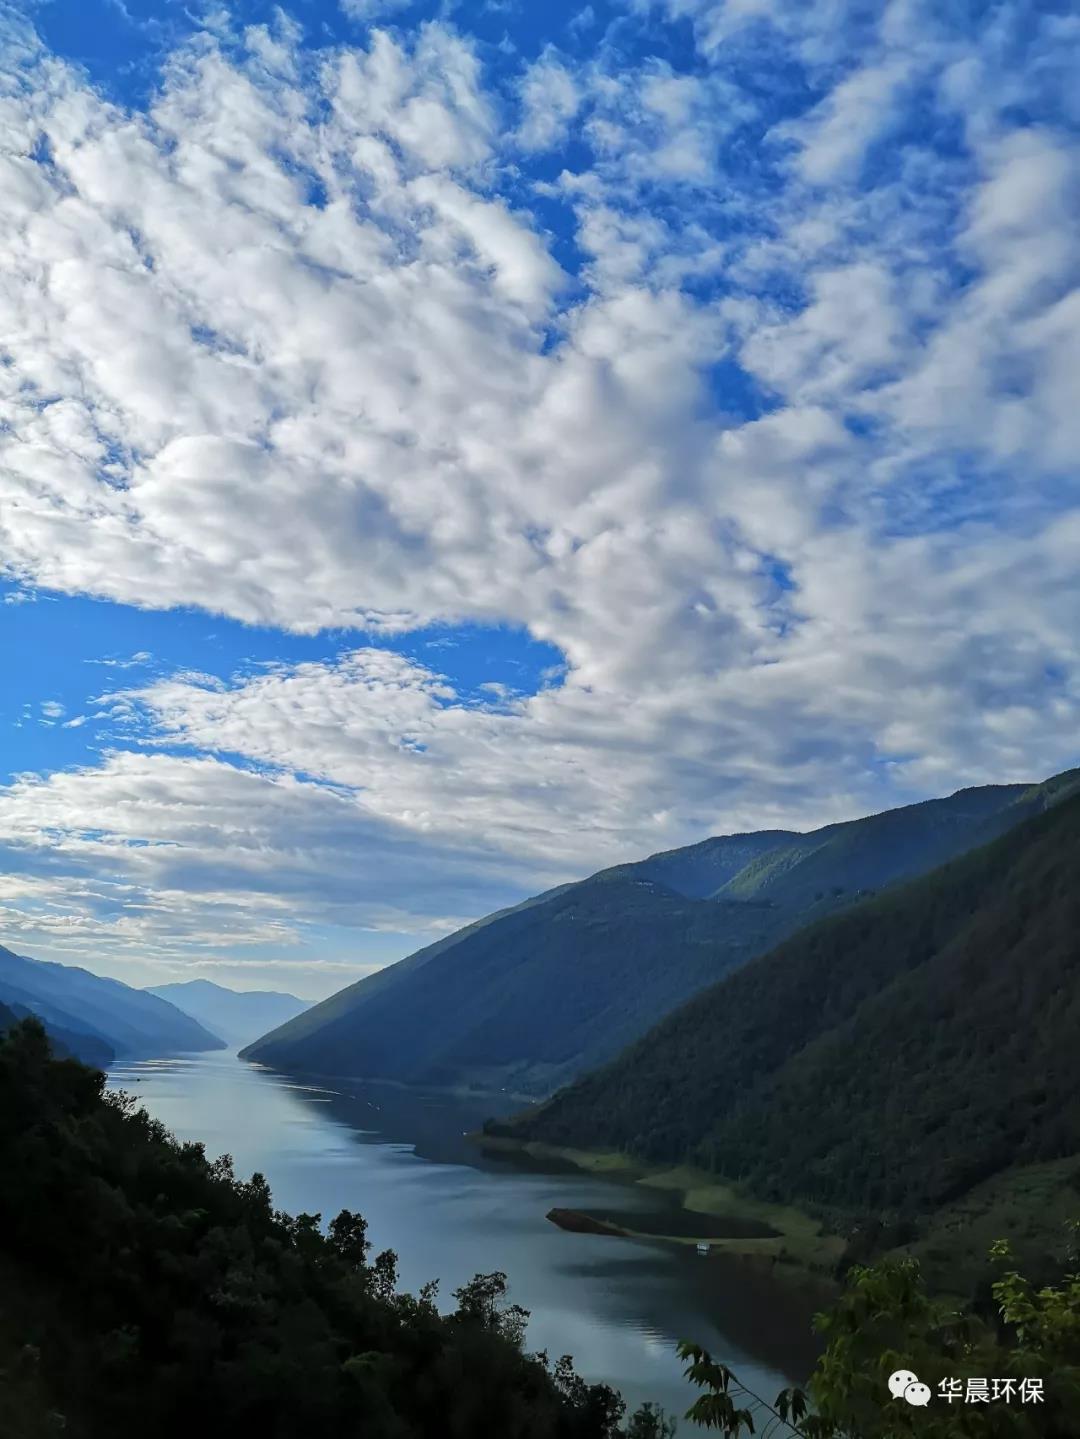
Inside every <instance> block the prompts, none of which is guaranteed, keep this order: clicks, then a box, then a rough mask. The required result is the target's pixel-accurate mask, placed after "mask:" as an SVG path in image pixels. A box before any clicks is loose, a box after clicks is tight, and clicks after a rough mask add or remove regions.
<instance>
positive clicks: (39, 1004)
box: [0, 945, 225, 1064]
mask: <svg viewBox="0 0 1080 1439" xmlns="http://www.w3.org/2000/svg"><path fill="white" fill-rule="evenodd" d="M0 1003H3V1004H6V1005H7V1006H8V1007H9V1008H10V1009H12V1010H14V1011H15V1012H16V1013H20V1012H29V1013H31V1014H36V1015H37V1016H38V1017H39V1018H40V1019H41V1020H42V1022H43V1023H44V1025H45V1028H46V1029H47V1030H49V1032H50V1033H53V1034H56V1035H57V1036H58V1037H59V1036H62V1035H66V1036H67V1037H66V1039H65V1040H64V1042H65V1043H66V1044H67V1045H68V1047H69V1048H70V1049H71V1050H72V1052H73V1053H79V1049H82V1051H83V1054H84V1055H86V1056H87V1057H88V1058H89V1057H91V1056H92V1057H93V1062H94V1063H97V1064H103V1063H107V1062H108V1060H107V1059H106V1058H103V1057H102V1051H100V1050H96V1052H95V1044H90V1046H89V1048H87V1043H86V1042H87V1041H88V1040H89V1041H95V1042H96V1045H104V1046H105V1047H106V1048H107V1049H108V1050H110V1051H111V1052H112V1053H111V1054H110V1056H109V1058H112V1057H114V1056H115V1057H119V1056H124V1057H126V1058H152V1057H154V1056H156V1055H162V1054H182V1053H188V1052H195V1051H199V1050H206V1049H224V1048H225V1045H224V1044H223V1042H222V1041H221V1040H220V1039H218V1038H217V1036H216V1035H213V1034H210V1033H208V1032H207V1030H205V1029H204V1028H203V1027H202V1025H201V1024H198V1023H197V1022H196V1021H195V1020H193V1019H192V1018H190V1016H188V1015H186V1014H182V1013H181V1012H180V1010H178V1009H177V1008H176V1007H175V1006H174V1005H171V1004H169V1003H168V1002H167V1001H166V1000H164V999H159V998H158V997H157V995H154V994H147V993H145V992H144V991H143V990H141V989H132V988H131V986H130V985H127V984H121V982H120V981H119V980H117V979H104V978H102V976H100V975H97V974H91V973H90V971H89V970H86V969H78V968H76V967H75V966H74V965H68V964H52V963H49V962H47V961H45V960H40V959H28V958H26V957H25V956H23V955H18V954H13V953H12V951H11V950H10V949H5V948H4V947H3V946H2V945H0ZM76 1045H78V1048H76ZM80 1057H82V1056H80Z"/></svg>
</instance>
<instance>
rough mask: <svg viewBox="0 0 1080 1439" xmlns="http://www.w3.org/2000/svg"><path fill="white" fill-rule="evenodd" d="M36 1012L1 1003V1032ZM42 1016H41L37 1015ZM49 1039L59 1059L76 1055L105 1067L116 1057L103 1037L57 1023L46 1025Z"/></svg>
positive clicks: (19, 1005)
mask: <svg viewBox="0 0 1080 1439" xmlns="http://www.w3.org/2000/svg"><path fill="white" fill-rule="evenodd" d="M33 1013H34V1011H33V1010H31V1009H27V1008H26V1007H25V1005H21V1004H14V1005H10V1006H9V1005H6V1004H0V1034H3V1033H4V1032H5V1031H6V1030H8V1029H10V1028H11V1026H12V1025H13V1024H18V1022H19V1020H20V1019H27V1018H29V1017H30V1016H31V1015H32V1014H33ZM36 1017H37V1018H40V1016H36ZM45 1028H46V1032H47V1033H48V1036H49V1040H50V1042H51V1044H52V1051H53V1054H54V1055H55V1056H56V1058H57V1059H67V1058H68V1057H74V1058H75V1059H81V1060H82V1062H83V1063H84V1064H92V1065H95V1066H96V1067H97V1068H99V1069H104V1067H105V1065H107V1064H111V1063H112V1061H113V1060H114V1059H115V1058H116V1053H115V1051H114V1050H113V1048H112V1046H111V1045H109V1044H106V1043H105V1041H104V1040H103V1039H98V1038H97V1036H96V1035H93V1034H76V1033H75V1032H74V1031H73V1030H70V1029H60V1028H58V1027H57V1026H56V1025H55V1024H49V1025H46V1026H45Z"/></svg>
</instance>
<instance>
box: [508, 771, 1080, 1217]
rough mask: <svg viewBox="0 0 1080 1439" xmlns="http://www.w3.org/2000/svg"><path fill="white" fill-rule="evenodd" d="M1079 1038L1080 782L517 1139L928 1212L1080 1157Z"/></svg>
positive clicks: (798, 947) (687, 1012) (796, 948)
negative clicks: (1074, 790)
mask: <svg viewBox="0 0 1080 1439" xmlns="http://www.w3.org/2000/svg"><path fill="white" fill-rule="evenodd" d="M1078 1033H1080V797H1077V796H1074V797H1072V798H1068V799H1065V800H1063V801H1062V802H1061V803H1060V804H1059V805H1058V806H1056V807H1055V808H1053V809H1051V810H1049V811H1048V812H1047V813H1045V814H1044V815H1041V816H1039V817H1037V818H1035V819H1033V820H1030V821H1028V822H1026V823H1025V824H1024V825H1022V826H1020V827H1019V828H1017V829H1014V830H1012V831H1010V832H1009V833H1008V834H1007V835H1005V836H1004V837H1002V838H1001V839H998V840H996V841H995V842H994V843H992V844H990V845H988V846H986V847H984V848H982V849H980V850H978V851H976V852H974V853H972V854H970V855H967V856H965V857H964V858H962V859H959V860H955V861H953V862H952V863H951V864H948V865H946V866H944V867H943V868H941V869H939V870H937V871H935V872H934V873H933V874H932V875H929V876H927V877H925V878H923V879H921V880H918V881H916V882H914V883H912V884H910V885H908V886H905V887H904V888H902V889H900V890H896V891H893V892H891V893H889V894H888V895H885V896H881V897H879V898H877V899H874V900H872V901H867V902H864V903H862V904H860V905H858V906H856V907H854V908H852V909H850V910H848V911H846V912H845V913H843V914H841V915H839V916H836V917H833V918H831V919H828V920H825V921H823V922H821V923H819V924H816V925H813V926H811V927H810V928H808V929H806V930H804V931H802V932H800V933H799V934H797V935H796V936H795V937H794V938H792V939H789V940H788V941H787V942H786V943H784V944H782V945H781V946H780V947H779V948H778V949H776V950H775V951H774V952H773V953H771V954H769V955H767V956H764V957H762V958H760V959H758V960H755V961H754V962H753V963H751V964H749V965H747V966H745V967H744V968H743V969H741V970H740V971H739V972H737V973H736V974H733V975H731V976H730V977H729V978H727V979H726V980H724V981H723V982H722V983H720V984H718V985H716V986H714V987H713V988H711V989H710V990H708V991H707V992H706V993H705V994H703V995H700V996H698V997H697V998H696V999H694V1000H692V1001H691V1002H690V1003H688V1004H687V1005H685V1006H684V1007H683V1008H681V1009H680V1010H679V1011H677V1012H676V1013H675V1014H673V1015H671V1016H669V1017H668V1018H667V1019H666V1020H664V1021H663V1022H662V1023H661V1024H660V1025H658V1026H657V1027H656V1028H655V1029H654V1030H653V1031H652V1032H651V1033H650V1034H649V1035H647V1036H646V1037H645V1038H644V1039H642V1040H641V1041H639V1042H638V1043H637V1044H635V1045H634V1046H633V1047H632V1048H630V1049H629V1050H628V1051H627V1052H626V1053H625V1054H623V1055H622V1056H620V1057H619V1058H618V1059H617V1060H616V1061H615V1062H614V1063H613V1064H611V1065H609V1066H608V1067H607V1068H606V1069H604V1070H601V1071H599V1072H597V1073H594V1074H592V1075H589V1076H588V1077H586V1078H585V1079H584V1080H582V1081H580V1082H579V1083H577V1084H576V1085H574V1086H572V1087H570V1088H568V1089H566V1090H564V1091H562V1092H561V1093H560V1094H558V1095H556V1096H555V1097H554V1098H553V1099H551V1100H550V1101H548V1103H547V1104H545V1105H544V1106H542V1107H540V1108H539V1109H537V1110H534V1111H531V1112H530V1113H528V1114H526V1115H524V1116H522V1117H521V1119H520V1120H518V1121H516V1122H515V1123H513V1124H511V1125H510V1126H509V1132H510V1133H512V1134H514V1135H517V1136H519V1137H522V1138H528V1139H534V1140H544V1141H547V1142H550V1143H555V1144H560V1145H576V1146H582V1147H598V1148H616V1149H623V1150H628V1151H630V1152H632V1153H635V1154H638V1155H641V1156H643V1157H645V1158H648V1159H653V1160H659V1161H664V1162H680V1161H691V1162H693V1163H695V1164H698V1165H701V1166H703V1167H705V1168H708V1169H710V1170H712V1171H714V1172H716V1173H719V1174H722V1175H724V1176H726V1177H728V1178H730V1179H733V1180H736V1181H741V1182H743V1183H745V1184H746V1185H747V1186H748V1187H749V1188H750V1189H751V1190H752V1191H753V1192H755V1193H758V1194H760V1195H762V1196H764V1197H770V1198H784V1199H790V1198H800V1199H804V1200H805V1199H809V1200H812V1201H819V1202H822V1203H826V1204H837V1205H844V1206H851V1207H854V1208H857V1209H861V1210H868V1211H881V1210H889V1209H891V1210H900V1211H905V1210H906V1211H909V1212H911V1213H913V1214H918V1213H920V1212H926V1211H929V1210H933V1209H936V1208H937V1207H938V1206H941V1205H945V1204H948V1203H949V1202H951V1201H954V1200H956V1199H957V1198H958V1196H960V1195H962V1194H964V1193H966V1192H967V1191H968V1190H970V1189H971V1188H972V1186H975V1185H977V1184H978V1183H980V1182H981V1181H985V1180H987V1179H988V1178H989V1177H991V1176H994V1175H998V1174H1001V1173H1002V1172H1003V1171H1005V1170H1007V1169H1009V1168H1010V1167H1013V1166H1022V1165H1035V1164H1039V1163H1043V1162H1046V1161H1053V1160H1061V1159H1063V1158H1064V1157H1065V1156H1070V1155H1073V1154H1076V1153H1077V1152H1078V1151H1080V1047H1078V1046H1077V1043H1076V1036H1077V1034H1078ZM493 1128H495V1129H500V1128H501V1132H504V1133H505V1132H507V1129H506V1127H505V1126H502V1127H499V1126H493Z"/></svg>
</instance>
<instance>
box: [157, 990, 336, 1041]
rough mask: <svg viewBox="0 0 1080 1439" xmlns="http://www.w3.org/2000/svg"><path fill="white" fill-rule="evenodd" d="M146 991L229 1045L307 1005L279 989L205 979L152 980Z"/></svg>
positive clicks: (292, 1014)
mask: <svg viewBox="0 0 1080 1439" xmlns="http://www.w3.org/2000/svg"><path fill="white" fill-rule="evenodd" d="M146 993H147V994H156V995H157V996H158V998H159V999H166V1000H168V1001H169V1003H170V1004H174V1005H175V1006H176V1008H177V1009H179V1010H182V1011H183V1012H184V1014H188V1015H190V1016H191V1018H192V1019H197V1020H198V1022H199V1023H200V1024H201V1025H203V1026H204V1028H206V1029H208V1030H209V1031H210V1032H211V1034H216V1035H219V1036H220V1037H221V1038H222V1039H223V1040H225V1042H226V1043H227V1044H230V1045H233V1044H246V1043H248V1041H250V1040H252V1039H256V1038H257V1037H258V1036H259V1035H260V1034H265V1033H266V1031H267V1030H268V1029H273V1028H275V1027H276V1026H277V1025H280V1024H284V1023H285V1022H286V1020H289V1019H292V1018H294V1016H296V1015H298V1014H302V1013H303V1011H304V1010H305V1009H307V1008H308V1007H309V1002H308V1001H307V1000H306V999H297V997H296V995H295V994H285V993H283V992H282V991H281V990H276V989H248V990H237V989H226V988H225V986H224V985H221V984H212V983H211V982H210V980H208V979H192V980H188V981H186V982H184V983H178V984H152V985H148V986H147V989H146Z"/></svg>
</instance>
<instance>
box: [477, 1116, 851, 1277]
mask: <svg viewBox="0 0 1080 1439" xmlns="http://www.w3.org/2000/svg"><path fill="white" fill-rule="evenodd" d="M468 1137H469V1139H470V1140H471V1141H472V1142H473V1143H474V1144H476V1145H477V1147H478V1148H480V1149H481V1150H485V1149H486V1150H490V1151H492V1152H494V1153H499V1154H505V1155H507V1156H508V1157H513V1156H514V1155H515V1154H517V1155H521V1156H528V1157H529V1158H530V1159H533V1160H538V1161H541V1162H543V1161H545V1160H547V1161H557V1162H559V1163H561V1164H567V1163H568V1164H571V1165H573V1166H574V1168H575V1169H577V1170H580V1171H581V1172H582V1173H584V1174H588V1175H590V1176H591V1177H593V1178H596V1179H610V1180H612V1181H613V1182H615V1183H621V1184H633V1185H635V1186H640V1187H641V1188H642V1189H655V1190H659V1191H661V1192H662V1193H664V1194H667V1195H669V1196H670V1195H678V1196H679V1198H678V1208H679V1210H680V1211H681V1215H680V1217H682V1216H694V1215H700V1216H701V1218H702V1220H703V1221H705V1222H703V1224H702V1226H701V1229H702V1232H701V1233H700V1234H693V1233H687V1232H683V1233H679V1234H671V1233H665V1232H658V1231H648V1232H646V1231H644V1230H637V1229H634V1228H632V1227H631V1225H629V1224H627V1223H625V1222H623V1220H622V1219H621V1218H617V1219H608V1218H607V1217H604V1218H603V1219H601V1220H599V1223H600V1224H602V1225H603V1226H604V1229H603V1230H602V1231H599V1232H606V1233H610V1234H612V1235H617V1236H619V1237H622V1238H626V1239H637V1240H644V1241H648V1242H654V1243H655V1242H660V1243H663V1244H671V1245H678V1246H681V1247H683V1248H696V1246H697V1245H698V1244H700V1243H707V1244H708V1246H709V1254H708V1256H706V1257H709V1258H711V1257H713V1256H718V1257H719V1256H729V1257H736V1258H740V1259H755V1260H757V1261H759V1262H763V1261H764V1262H767V1263H768V1266H769V1268H770V1269H772V1270H774V1271H775V1272H776V1273H777V1274H778V1275H779V1274H784V1273H788V1274H790V1275H791V1276H792V1277H795V1275H796V1274H808V1275H811V1276H813V1278H814V1279H815V1280H817V1281H826V1282H830V1283H835V1280H834V1279H833V1271H834V1267H835V1265H836V1262H837V1260H838V1259H839V1258H840V1256H841V1254H842V1253H843V1250H844V1247H845V1244H844V1240H843V1239H842V1238H841V1237H840V1236H839V1235H835V1234H823V1233H822V1222H821V1220H819V1219H815V1218H813V1217H812V1216H811V1215H809V1214H806V1213H804V1212H803V1211H802V1210H799V1209H797V1208H795V1207H794V1206H793V1205H783V1204H770V1203H768V1202H766V1201H764V1200H759V1199H753V1198H751V1197H750V1196H748V1195H745V1194H741V1193H739V1192H738V1190H737V1189H735V1188H734V1187H733V1186H732V1185H730V1184H725V1183H722V1182H720V1181H718V1180H717V1178H716V1176H715V1175H713V1174H709V1173H707V1172H706V1171H704V1170H699V1169H693V1168H691V1167H690V1166H688V1165H679V1166H675V1167H671V1166H668V1167H664V1166H660V1165H648V1164H643V1163H642V1162H640V1161H638V1160H634V1159H631V1158H630V1157H629V1156H627V1155H625V1154H619V1153H615V1152H610V1151H608V1152H605V1151H601V1150H588V1149H572V1148H570V1147H568V1146H564V1145H554V1144H544V1143H542V1142H541V1141H539V1140H520V1139H510V1138H508V1137H506V1136H503V1135H488V1134H484V1133H482V1132H479V1133H474V1134H470V1135H469V1136H468ZM591 1217H592V1218H594V1219H595V1216H591ZM627 1217H629V1216H627ZM724 1220H731V1221H733V1222H734V1223H737V1224H739V1225H744V1226H745V1225H747V1224H754V1225H757V1226H760V1227H762V1228H766V1229H768V1230H769V1231H771V1233H770V1234H768V1235H767V1236H755V1235H745V1234H744V1235H731V1236H726V1237H723V1236H722V1237H717V1236H716V1234H715V1229H716V1226H717V1224H718V1222H719V1223H720V1224H722V1223H723V1221H724ZM553 1222H558V1221H553ZM684 1224H685V1225H686V1228H690V1229H692V1227H693V1226H692V1221H691V1222H689V1223H687V1221H686V1220H685V1219H684ZM562 1227H566V1226H562ZM680 1228H683V1225H682V1224H681V1225H680ZM710 1231H712V1232H711V1233H710ZM594 1232H597V1231H594Z"/></svg>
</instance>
